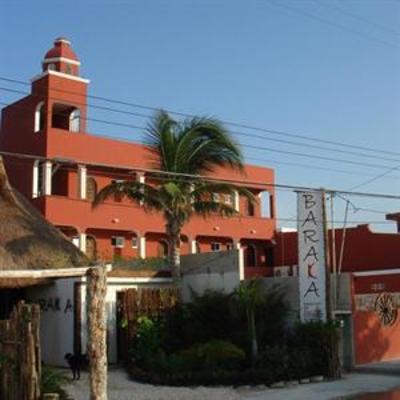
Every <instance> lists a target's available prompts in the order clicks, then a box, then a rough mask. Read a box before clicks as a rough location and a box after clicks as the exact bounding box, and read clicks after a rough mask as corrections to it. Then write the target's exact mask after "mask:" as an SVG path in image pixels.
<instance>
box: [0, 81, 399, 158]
mask: <svg viewBox="0 0 400 400" xmlns="http://www.w3.org/2000/svg"><path fill="white" fill-rule="evenodd" d="M0 90H2V91H6V92H10V93H16V94H24V95H30V96H33V97H38V98H40V99H41V98H42V96H40V95H37V94H30V92H27V91H22V90H16V89H10V88H6V87H3V86H0ZM47 99H49V100H55V101H65V100H64V99H60V98H57V97H51V96H48V97H47ZM74 105H80V106H84V107H87V108H94V109H99V110H102V111H110V112H115V113H119V114H126V115H132V116H135V117H141V118H151V115H148V114H141V113H136V112H132V111H125V110H119V109H116V108H111V107H104V106H99V105H97V104H90V103H80V102H76V101H74ZM65 115H67V114H65ZM96 122H98V121H96ZM108 122H109V121H108ZM141 129H145V127H142V128H141ZM231 133H232V134H233V135H237V136H244V137H250V138H257V139H260V140H263V141H270V142H277V143H283V144H289V145H293V146H299V147H305V148H307V149H310V148H311V149H316V150H323V151H331V152H336V153H340V154H349V155H353V156H356V157H366V158H371V155H370V154H365V153H358V152H355V151H349V150H342V149H333V148H330V147H324V146H319V145H313V144H308V143H301V142H296V141H291V140H285V139H277V138H270V137H265V136H261V135H257V134H255V133H248V132H239V131H231ZM374 157H375V158H376V159H379V160H384V161H389V162H396V163H398V162H400V159H394V158H388V157H382V156H374Z"/></svg>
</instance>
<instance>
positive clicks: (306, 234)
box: [297, 191, 327, 322]
mask: <svg viewBox="0 0 400 400" xmlns="http://www.w3.org/2000/svg"><path fill="white" fill-rule="evenodd" d="M322 196H323V193H322V192H318V191H308V192H298V193H297V207H298V208H297V210H298V252H299V254H298V256H299V284H300V319H301V321H302V322H307V321H313V320H322V321H325V320H326V315H327V313H326V287H325V279H326V278H325V262H326V260H325V240H324V215H323V199H322Z"/></svg>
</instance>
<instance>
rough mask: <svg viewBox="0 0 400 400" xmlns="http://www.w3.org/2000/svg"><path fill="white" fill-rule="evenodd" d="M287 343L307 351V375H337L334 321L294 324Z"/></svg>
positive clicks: (336, 338)
mask: <svg viewBox="0 0 400 400" xmlns="http://www.w3.org/2000/svg"><path fill="white" fill-rule="evenodd" d="M288 345H289V347H290V348H291V349H303V351H304V352H306V353H307V355H308V360H309V363H308V364H307V368H308V369H309V370H308V373H309V375H325V376H327V377H332V378H334V377H337V374H338V373H339V360H338V346H339V327H338V325H337V322H336V321H329V322H322V321H315V322H308V323H305V324H300V323H299V324H297V325H295V326H294V328H293V330H292V332H291V334H290V336H289V338H288Z"/></svg>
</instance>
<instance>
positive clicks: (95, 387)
mask: <svg viewBox="0 0 400 400" xmlns="http://www.w3.org/2000/svg"><path fill="white" fill-rule="evenodd" d="M106 274H107V273H106V269H105V268H102V267H93V268H89V270H88V271H87V273H86V277H87V284H86V304H87V330H88V331H87V333H88V344H87V354H88V356H89V382H90V400H107V344H106V332H107V316H106V293H107V275H106Z"/></svg>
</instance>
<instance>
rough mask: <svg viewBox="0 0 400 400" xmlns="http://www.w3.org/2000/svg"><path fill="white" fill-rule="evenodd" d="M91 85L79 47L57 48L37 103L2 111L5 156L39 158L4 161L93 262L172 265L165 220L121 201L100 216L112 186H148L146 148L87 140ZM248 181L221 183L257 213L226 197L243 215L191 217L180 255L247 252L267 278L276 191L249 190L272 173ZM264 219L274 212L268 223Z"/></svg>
mask: <svg viewBox="0 0 400 400" xmlns="http://www.w3.org/2000/svg"><path fill="white" fill-rule="evenodd" d="M88 85H89V80H87V79H84V78H82V77H81V76H80V61H79V59H78V57H77V56H76V54H75V53H74V51H73V50H72V49H71V43H70V42H69V41H68V40H66V39H64V38H58V39H56V41H55V43H54V47H53V48H52V49H50V50H49V51H48V52H47V53H46V55H45V57H44V59H43V61H42V72H41V73H40V74H39V75H37V76H35V77H34V78H33V79H32V86H31V94H29V95H28V96H26V97H24V98H22V99H20V100H19V101H17V102H15V103H13V104H11V105H9V106H7V107H5V108H4V109H3V110H2V119H1V131H0V151H1V152H3V154H5V152H9V153H18V154H24V155H29V156H33V157H27V158H26V159H22V158H17V157H15V156H12V155H8V156H5V164H6V168H7V172H8V175H9V178H10V181H11V183H12V185H13V186H14V187H15V188H17V189H18V190H20V191H21V192H22V193H23V194H25V195H26V196H27V197H28V198H31V199H32V202H33V204H34V205H35V206H36V207H37V208H38V209H39V210H40V212H41V213H43V215H44V216H45V217H46V218H47V219H48V220H49V221H50V222H52V223H53V224H54V225H56V226H58V227H59V228H60V229H61V230H62V231H63V232H64V233H65V234H66V235H67V236H68V237H69V238H71V240H72V241H74V243H76V244H77V245H78V246H79V247H80V248H81V249H82V250H83V251H84V252H86V254H88V255H89V257H91V258H92V259H104V260H110V259H112V258H113V257H115V256H121V257H127V258H130V257H142V258H145V257H149V256H150V257H152V256H164V255H165V254H166V253H167V250H168V247H167V246H168V244H167V242H166V240H165V229H164V221H163V219H162V216H161V215H159V214H149V213H146V212H145V211H144V209H143V207H142V206H140V205H139V204H133V203H131V202H128V201H125V200H124V201H121V199H118V198H115V199H114V200H113V201H108V202H106V203H104V204H103V205H101V206H99V207H98V208H96V209H92V204H91V201H92V200H93V198H94V196H95V194H96V192H97V191H98V190H99V189H101V188H102V187H104V186H105V185H107V184H109V183H110V182H111V181H112V180H119V179H138V180H142V181H144V180H146V179H147V180H148V179H150V178H149V176H148V175H147V174H146V169H147V168H149V163H148V155H147V154H146V150H145V148H144V147H143V146H142V145H140V144H137V143H131V142H125V141H120V140H113V139H109V138H105V137H101V136H96V135H94V134H92V133H89V132H88V131H87V124H86V122H87V117H86V115H87V91H88ZM245 172H246V173H245V175H240V174H239V173H237V172H234V171H231V170H225V169H221V170H219V171H217V172H216V176H218V177H220V178H226V179H240V180H244V181H245V182H246V181H247V182H249V184H248V185H246V186H248V187H249V188H251V190H252V191H253V192H254V193H255V194H256V195H258V196H259V198H260V202H259V204H256V205H255V206H253V207H252V206H251V205H249V204H247V202H246V201H245V199H243V198H241V197H239V196H234V198H225V197H224V198H222V197H221V199H220V201H226V202H229V203H231V204H233V206H234V207H235V208H236V209H237V210H238V211H239V213H240V215H239V216H237V217H233V218H229V219H227V218H219V217H218V218H217V217H215V218H210V219H207V220H204V219H203V218H200V217H196V218H193V219H192V220H191V221H190V223H189V224H188V225H187V226H185V228H184V230H183V236H182V248H181V252H182V253H183V254H185V253H195V252H199V251H200V252H208V251H220V250H226V249H231V248H238V247H241V248H243V249H244V260H245V266H246V267H247V268H246V274H247V275H248V276H251V275H255V274H261V275H269V274H270V272H271V271H272V266H273V248H272V238H273V235H274V231H275V227H276V221H275V200H274V191H273V189H270V190H269V191H268V192H266V189H265V186H263V185H262V184H253V183H252V184H250V182H261V183H264V184H270V183H273V182H274V171H273V170H272V169H268V168H261V167H256V166H246V169H245ZM262 192H266V193H264V194H263V195H262ZM261 199H263V200H266V203H267V204H264V205H262V204H261ZM261 210H263V211H265V210H267V216H266V217H261V215H262V211H261Z"/></svg>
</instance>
